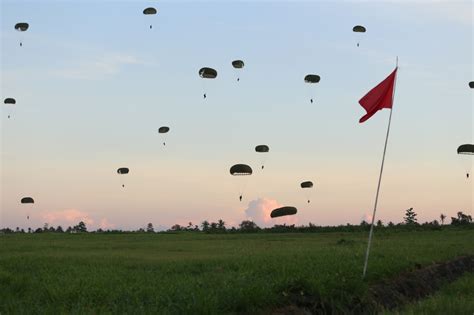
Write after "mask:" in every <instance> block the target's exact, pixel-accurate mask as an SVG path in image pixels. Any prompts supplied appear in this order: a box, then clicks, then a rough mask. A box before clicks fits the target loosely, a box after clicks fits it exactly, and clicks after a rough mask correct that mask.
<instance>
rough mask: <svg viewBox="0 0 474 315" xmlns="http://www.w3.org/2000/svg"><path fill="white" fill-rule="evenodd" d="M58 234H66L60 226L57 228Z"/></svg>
mask: <svg viewBox="0 0 474 315" xmlns="http://www.w3.org/2000/svg"><path fill="white" fill-rule="evenodd" d="M56 233H64V230H63V227H62V226H60V225H58V227H57V228H56Z"/></svg>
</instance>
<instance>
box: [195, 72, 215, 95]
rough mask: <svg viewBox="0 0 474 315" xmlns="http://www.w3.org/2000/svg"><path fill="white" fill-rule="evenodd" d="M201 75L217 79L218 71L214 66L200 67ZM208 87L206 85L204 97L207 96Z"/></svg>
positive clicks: (204, 77) (205, 77)
mask: <svg viewBox="0 0 474 315" xmlns="http://www.w3.org/2000/svg"><path fill="white" fill-rule="evenodd" d="M199 76H200V77H201V78H203V79H215V78H216V77H217V71H216V70H215V69H212V68H207V67H204V68H201V69H199ZM205 90H206V88H205V87H204V93H203V98H206V97H207V95H206V91H205Z"/></svg>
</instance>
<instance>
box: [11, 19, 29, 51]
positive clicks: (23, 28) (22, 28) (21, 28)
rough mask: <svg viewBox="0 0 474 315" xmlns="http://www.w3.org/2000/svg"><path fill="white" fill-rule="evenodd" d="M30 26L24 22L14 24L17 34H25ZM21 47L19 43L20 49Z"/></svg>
mask: <svg viewBox="0 0 474 315" xmlns="http://www.w3.org/2000/svg"><path fill="white" fill-rule="evenodd" d="M29 27H30V25H29V24H28V23H25V22H20V23H16V24H15V29H16V30H17V31H19V32H26V31H27V30H28V28H29ZM21 46H23V43H22V42H21V41H20V47H21Z"/></svg>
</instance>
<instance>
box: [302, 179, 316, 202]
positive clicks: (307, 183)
mask: <svg viewBox="0 0 474 315" xmlns="http://www.w3.org/2000/svg"><path fill="white" fill-rule="evenodd" d="M300 186H301V188H302V189H305V190H307V189H311V188H313V182H312V181H305V182H302V183H301V184H300ZM305 196H306V199H308V203H310V202H311V200H310V198H309V196H310V192H309V191H305Z"/></svg>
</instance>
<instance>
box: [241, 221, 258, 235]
mask: <svg viewBox="0 0 474 315" xmlns="http://www.w3.org/2000/svg"><path fill="white" fill-rule="evenodd" d="M239 227H240V230H241V231H243V232H252V231H257V230H259V229H260V228H259V227H258V225H257V224H255V222H253V221H250V220H244V221H242V222H241V223H240V224H239Z"/></svg>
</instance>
